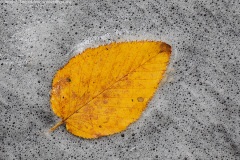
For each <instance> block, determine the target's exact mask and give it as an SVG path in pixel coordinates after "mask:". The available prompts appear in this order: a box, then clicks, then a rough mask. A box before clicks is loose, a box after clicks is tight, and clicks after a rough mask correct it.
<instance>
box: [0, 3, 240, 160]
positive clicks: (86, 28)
mask: <svg viewBox="0 0 240 160" xmlns="http://www.w3.org/2000/svg"><path fill="white" fill-rule="evenodd" d="M52 2H54V0H52V1H48V2H47V3H43V2H40V1H36V0H35V1H34V0H32V1H30V0H22V3H20V0H19V1H18V0H15V1H10V0H5V1H1V2H0V36H1V39H0V107H1V108H0V120H1V121H0V125H1V126H0V134H1V135H0V138H1V145H0V159H104V160H105V159H143V160H145V159H183V160H187V159H240V1H239V0H206V1H192V0H174V1H173V0H161V1H160V0H159V1H158V0H150V1H147V0H142V1H129V0H125V1H122V0H121V1H110V0H105V1H104V0H102V1H83V0H82V2H73V1H61V3H60V1H56V0H55V3H52ZM138 39H141V40H142V39H149V40H162V41H165V42H167V43H169V44H170V45H172V47H173V50H174V51H173V55H172V57H171V64H170V66H169V68H168V72H169V73H168V80H167V82H166V83H164V84H162V86H161V87H160V88H159V90H158V92H157V94H156V95H155V97H154V98H153V100H152V101H151V103H150V104H149V106H148V108H147V110H146V111H145V112H144V113H143V115H142V117H141V118H140V120H138V121H137V122H136V123H134V124H133V125H131V126H130V127H129V128H128V129H127V130H126V131H124V132H122V133H119V134H115V135H113V136H108V137H103V138H100V139H96V140H84V139H81V138H79V137H75V136H73V135H72V134H70V133H68V132H67V131H66V129H65V126H61V127H59V128H58V129H57V130H56V131H55V132H53V133H51V134H48V133H46V131H47V130H48V129H49V128H50V127H51V126H52V125H54V124H55V123H56V122H57V121H58V118H57V117H56V116H55V115H54V114H53V112H52V111H51V108H50V104H49V92H50V90H51V80H52V78H53V75H54V73H55V72H56V71H57V70H58V69H59V68H60V67H62V66H63V65H64V64H65V63H67V61H68V60H69V59H70V58H71V57H72V56H73V55H75V54H76V53H77V52H80V51H82V50H83V49H85V48H87V47H92V46H97V45H99V44H106V43H109V42H112V41H124V40H138Z"/></svg>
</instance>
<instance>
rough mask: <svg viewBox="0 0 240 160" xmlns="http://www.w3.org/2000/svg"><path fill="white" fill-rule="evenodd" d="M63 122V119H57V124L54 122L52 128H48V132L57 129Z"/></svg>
mask: <svg viewBox="0 0 240 160" xmlns="http://www.w3.org/2000/svg"><path fill="white" fill-rule="evenodd" d="M63 123H64V121H63V120H61V121H59V122H58V123H57V124H55V125H54V126H53V127H52V128H50V129H49V132H53V131H54V130H55V129H57V128H58V127H59V126H61V125H62V124H63Z"/></svg>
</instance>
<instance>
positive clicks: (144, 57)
mask: <svg viewBox="0 0 240 160" xmlns="http://www.w3.org/2000/svg"><path fill="white" fill-rule="evenodd" d="M170 54H171V47H170V46H169V45H168V44H166V43H163V42H160V41H137V42H122V43H111V44H109V45H103V46H99V47H97V48H89V49H86V50H85V51H84V52H83V53H81V54H79V55H77V56H75V57H73V58H72V59H70V61H69V62H68V63H67V64H66V65H65V66H64V67H63V68H62V69H60V70H59V71H57V73H56V75H55V77H54V79H53V82H52V91H51V107H52V110H53V111H54V113H55V114H56V115H57V116H58V117H60V118H61V119H62V120H61V121H60V122H59V123H57V124H56V125H55V126H54V127H52V128H51V131H53V130H55V129H56V128H57V127H58V126H60V125H61V124H64V123H65V124H66V128H67V130H68V131H69V132H71V133H72V134H74V135H76V136H79V137H83V138H98V137H101V136H106V135H111V134H114V133H118V132H121V131H123V130H125V129H126V128H127V127H128V126H129V125H130V124H131V123H133V122H134V121H136V120H137V119H138V118H139V117H140V116H141V114H142V112H143V111H144V109H145V108H146V106H147V103H148V102H149V100H150V99H151V98H152V96H153V95H154V93H155V91H156V89H157V88H158V85H159V82H160V81H161V79H162V78H163V75H164V72H165V70H166V68H167V65H168V62H169V58H170Z"/></svg>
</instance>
